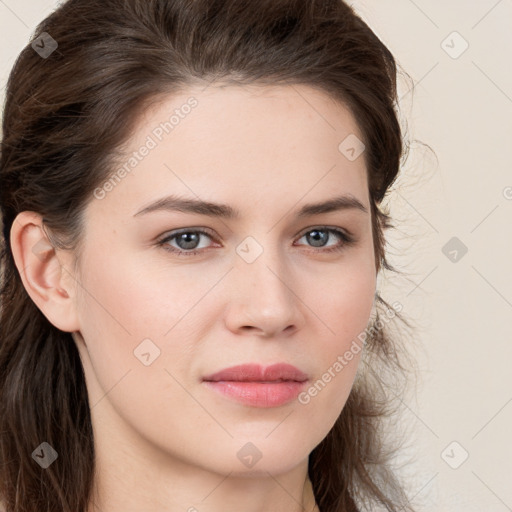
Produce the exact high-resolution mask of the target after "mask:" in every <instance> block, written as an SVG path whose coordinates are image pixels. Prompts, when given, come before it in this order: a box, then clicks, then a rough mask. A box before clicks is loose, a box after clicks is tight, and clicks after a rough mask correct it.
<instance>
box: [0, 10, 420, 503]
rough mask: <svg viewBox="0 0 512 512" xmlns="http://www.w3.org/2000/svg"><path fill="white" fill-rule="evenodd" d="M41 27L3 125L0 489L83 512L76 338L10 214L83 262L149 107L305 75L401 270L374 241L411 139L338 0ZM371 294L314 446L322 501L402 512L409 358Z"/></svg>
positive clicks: (86, 484) (386, 57) (385, 54)
mask: <svg viewBox="0 0 512 512" xmlns="http://www.w3.org/2000/svg"><path fill="white" fill-rule="evenodd" d="M43 32H46V33H48V34H50V36H51V37H52V38H53V39H54V40H55V41H56V42H57V43H58V48H56V49H55V50H54V51H53V53H51V55H49V56H47V57H46V58H42V57H41V56H40V55H39V54H38V53H37V52H36V51H35V49H34V48H33V47H32V46H31V45H30V44H29V45H27V46H26V47H25V48H24V49H23V51H22V52H21V53H20V55H19V57H18V59H17V61H16V63H15V65H14V67H13V69H12V71H11V73H10V76H9V80H8V84H7V89H6V100H5V104H4V113H3V123H2V124H3V140H2V146H1V160H0V178H1V182H2V187H1V192H0V203H1V213H2V218H1V222H2V240H1V247H0V249H1V255H0V257H1V259H0V263H1V292H0V293H1V295H0V299H1V302H0V317H1V322H0V434H1V435H0V457H1V463H0V496H1V497H2V499H3V501H4V503H5V507H6V512H29V511H31V512H32V511H34V510H38V511H41V512H43V511H51V512H55V511H63V512H86V510H87V508H88V507H89V506H90V500H91V493H92V491H91V489H92V487H93V480H94V479H93V476H94V470H95V451H94V439H93V430H92V425H91V414H90V409H89V402H88V396H87V388H86V383H85V376H84V372H83V367H82V363H81V360H80V356H79V353H78V349H77V347H76V345H75V343H74V340H73V338H72V335H71V333H69V332H63V331H61V330H59V329H58V328H56V327H55V326H53V325H52V324H51V323H50V322H49V321H48V319H47V318H46V317H45V316H44V315H43V314H42V312H41V311H40V310H39V309H38V307H36V305H35V304H34V302H33V301H32V300H31V298H30V297H29V295H28V294H27V292H26V290H25V288H24V286H23V283H22V280H21V277H20V272H19V271H18V269H17V268H16V266H15V261H14V258H13V254H12V250H11V247H10V236H9V235H10V230H11V227H12V224H13V222H14V219H15V218H16V216H17V214H18V213H20V212H22V211H25V210H29V211H34V212H37V213H39V214H40V215H41V216H42V219H43V227H44V228H45V232H46V231H47V235H48V237H49V238H50V240H51V243H52V245H53V246H54V247H55V248H56V249H66V250H68V249H69V250H73V251H75V253H76V256H77V261H78V256H79V254H80V248H81V243H82V242H83V236H82V234H83V228H84V225H83V213H84V210H85V208H86V206H87V204H88V203H89V201H91V200H92V196H93V190H94V189H95V187H97V186H98V185H99V184H101V183H103V182H104V181H105V180H106V179H107V177H108V176H109V175H110V174H111V173H112V169H113V164H114V161H115V159H114V156H115V154H116V151H118V150H119V148H120V147H121V146H122V145H123V144H124V143H126V141H127V140H129V137H130V135H131V134H132V133H133V130H134V129H135V128H136V126H137V120H138V119H140V115H141V113H142V112H143V111H144V109H146V108H147V107H148V105H149V104H150V103H151V102H154V101H156V100H157V99H158V98H160V97H164V96H166V95H172V94H175V93H179V92H183V91H187V88H190V87H192V86H196V85H201V84H204V85H206V84H209V83H213V82H220V81H222V82H224V83H226V84H228V85H229V84H232V85H244V84H245V85H249V84H254V85H262V86H265V85H268V86H272V85H295V84H305V85H309V86H311V87H315V88H317V89H318V90H321V91H323V92H325V93H327V94H328V95H329V96H330V97H332V98H334V99H335V100H336V101H339V102H340V103H342V104H343V105H345V106H347V107H348V108H349V109H350V112H351V113H352V114H353V115H354V118H355V120H356V122H357V123H358V126H359V127H360V129H361V133H362V134H363V139H364V144H365V146H366V149H365V152H364V158H365V163H366V168H367V177H368V186H369V196H370V203H371V215H372V226H373V227H372V233H373V240H374V251H375V262H376V268H377V271H379V270H382V269H387V270H391V271H394V272H397V270H396V269H395V268H394V267H393V266H392V265H390V263H389V262H388V261H387V260H386V253H385V250H384V246H385V243H386V242H385V238H384V232H385V230H386V229H388V228H390V227H394V226H393V225H392V223H391V217H390V214H389V211H387V210H386V208H385V207H384V206H383V199H384V198H385V195H386V193H387V192H388V191H389V189H390V187H391V185H392V184H393V182H394V181H395V179H396V177H397V175H398V173H399V169H400V167H401V165H402V164H403V161H404V159H405V157H406V156H407V150H408V146H407V145H406V143H405V138H404V137H403V134H402V129H401V126H400V122H399V118H398V99H397V82H396V78H397V64H396V62H395V59H394V57H393V55H392V54H391V52H390V51H389V50H388V49H387V48H386V46H385V45H384V44H383V43H382V42H381V41H380V39H379V38H378V37H377V36H376V35H375V34H374V33H373V32H372V30H371V29H370V28H369V27H368V25H367V24H366V23H365V22H364V21H363V20H362V19H361V18H360V17H358V16H357V15H356V13H355V12H354V10H353V9H352V7H350V6H349V5H347V4H346V3H344V2H343V1H342V0H307V1H305V0H259V1H258V2H248V1H247V0H69V1H67V2H64V3H62V4H61V5H60V6H59V7H58V8H57V9H56V10H55V11H54V12H53V13H52V14H51V15H49V16H48V17H47V18H46V19H45V20H43V21H42V22H41V23H40V24H39V25H38V27H37V29H36V31H35V32H34V34H33V36H32V39H31V42H32V43H33V42H34V41H35V40H36V38H37V37H38V36H39V35H40V34H41V33H43ZM375 304H376V311H377V313H376V317H375V319H374V322H376V323H377V324H378V323H379V321H380V323H381V324H389V325H381V326H380V327H377V328H375V323H374V324H373V325H372V327H371V329H370V330H369V331H368V333H366V334H367V336H366V341H365V346H364V350H363V359H362V362H361V368H360V369H359V370H361V371H359V370H358V373H357V375H356V380H355V382H354V385H353V387H352V389H351V393H350V395H349V397H348V400H347V402H346V404H345V406H344V408H343V410H342V411H341V414H340V415H339V417H338V418H337V420H336V422H335V424H334V426H333V428H332V429H331V430H330V432H329V433H328V435H327V436H326V437H325V438H324V439H323V440H322V441H321V442H320V444H319V445H318V446H316V447H315V449H314V450H313V451H312V452H311V454H310V456H309V466H308V474H309V477H310V479H311V482H312V485H313V490H314V494H315V498H316V501H317V504H318V506H319V507H320V509H321V511H322V512H352V511H360V510H363V507H365V506H366V504H371V503H373V504H377V505H379V506H383V507H384V508H385V509H386V510H388V511H398V510H402V511H406V510H407V511H409V510H412V508H411V506H410V503H409V501H408V499H407V497H406V492H405V490H404V489H405V488H404V486H403V485H402V484H401V482H400V478H399V477H398V476H397V475H398V473H397V471H396V470H395V469H393V467H392V461H391V455H392V454H393V453H394V452H393V450H391V449H390V448H389V443H385V442H384V438H383V436H382V433H383V425H384V420H385V419H386V418H389V417H390V415H391V413H392V411H394V410H395V409H394V408H393V407H392V406H391V404H392V403H393V400H392V398H393V397H391V396H390V393H389V390H392V389H396V387H397V386H398V385H399V384H398V383H401V382H402V381H403V380H402V377H403V376H404V375H405V374H406V372H407V369H406V368H405V365H404V364H403V361H404V360H403V359H402V356H403V355H405V356H406V357H408V356H407V351H406V350H403V349H402V348H401V342H400V339H399V336H398V335H391V334H390V331H389V330H388V328H389V326H390V325H391V323H389V321H387V322H382V320H381V317H382V312H383V311H384V310H386V311H387V312H389V311H393V316H395V317H396V318H397V319H400V320H402V321H403V323H404V325H407V326H410V324H409V323H408V322H407V320H405V318H404V317H403V315H401V314H400V313H399V311H396V310H395V309H392V308H391V307H390V305H389V304H388V303H387V302H386V301H385V300H384V299H383V298H382V297H381V295H380V293H379V292H377V294H376V302H375ZM386 315H387V313H386ZM387 316H388V318H389V315H387ZM43 441H45V442H47V443H48V444H50V445H51V446H52V447H53V448H54V449H55V450H56V451H57V452H58V453H59V454H60V455H59V457H58V458H57V460H56V461H55V462H54V463H53V464H51V465H50V466H49V467H48V468H46V469H44V470H43V469H42V468H41V467H40V466H39V465H38V464H36V462H35V460H34V459H33V456H32V454H33V452H34V451H35V450H36V448H37V447H38V446H39V445H40V444H41V443H42V442H43ZM368 506H369V505H368Z"/></svg>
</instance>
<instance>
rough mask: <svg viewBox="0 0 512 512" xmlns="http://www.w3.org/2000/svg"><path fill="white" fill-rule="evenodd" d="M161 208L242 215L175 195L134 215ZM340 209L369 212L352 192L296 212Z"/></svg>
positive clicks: (230, 216) (226, 207) (299, 215)
mask: <svg viewBox="0 0 512 512" xmlns="http://www.w3.org/2000/svg"><path fill="white" fill-rule="evenodd" d="M160 210H164V211H178V212H184V213H196V214H199V215H208V216H210V217H220V218H224V219H237V218H239V217H240V212H239V211H238V210H237V209H236V208H233V207H232V206H229V205H227V204H222V203H212V202H209V201H201V200H198V199H192V198H183V197H179V196H175V195H170V196H166V197H162V198H161V199H158V200H157V201H155V202H153V203H151V204H150V205H148V206H146V207H144V208H142V210H140V211H138V212H137V213H136V214H135V215H134V217H138V216H139V215H145V214H147V213H150V212H154V211H160ZM339 210H359V211H361V212H363V213H368V209H367V208H366V207H365V206H364V205H363V204H362V203H361V201H359V199H357V198H356V197H354V196H353V195H351V194H345V195H341V196H336V197H333V198H331V199H328V200H326V201H322V202H319V203H308V204H306V205H304V206H303V207H302V208H301V209H300V210H299V211H298V212H297V213H296V216H297V218H302V217H308V216H311V215H318V214H320V213H329V212H334V211H339Z"/></svg>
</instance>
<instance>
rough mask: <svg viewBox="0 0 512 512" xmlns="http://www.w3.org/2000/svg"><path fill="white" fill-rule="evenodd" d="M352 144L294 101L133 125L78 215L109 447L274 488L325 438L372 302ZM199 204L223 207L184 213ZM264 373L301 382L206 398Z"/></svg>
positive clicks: (239, 101)
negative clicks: (242, 372) (265, 481)
mask: <svg viewBox="0 0 512 512" xmlns="http://www.w3.org/2000/svg"><path fill="white" fill-rule="evenodd" d="M192 97H193V99H191V98H192ZM347 137H349V138H348V139H347V140H345V139H346V138H347ZM356 137H357V139H356ZM358 139H359V140H361V139H362V134H361V132H360V130H359V129H358V127H357V125H356V123H355V120H354V118H353V117H352V116H351V114H350V113H349V111H348V110H347V109H345V108H343V107H342V106H340V105H337V104H336V103H334V101H333V100H332V99H331V98H330V97H329V96H326V95H324V94H323V93H321V92H319V91H316V90H314V89H312V88H309V87H306V86H293V87H292V86H283V87H264V88H257V87H254V86H251V87H236V86H227V87H224V88H222V87H220V86H217V85H211V86H209V87H208V88H207V89H206V90H204V91H201V90H200V89H199V88H198V89H194V88H191V89H190V90H189V91H188V92H187V93H183V94H181V95H174V96H172V97H168V98H166V99H165V100H164V101H162V102H161V103H158V104H154V105H153V106H152V108H151V110H148V111H147V112H146V113H145V115H144V116H143V117H142V118H141V120H140V122H139V124H138V126H137V129H136V133H135V134H134V136H133V137H132V138H131V139H130V141H129V142H128V143H127V145H126V146H125V148H124V149H125V150H126V153H125V157H124V160H123V159H121V160H120V163H119V165H118V166H117V167H116V168H115V169H113V173H114V174H113V175H112V179H111V181H110V182H109V183H110V185H109V184H101V185H100V187H99V188H98V189H96V191H95V194H94V197H92V198H91V201H90V203H89V204H88V207H87V210H86V212H85V243H84V248H83V253H82V256H81V260H80V274H79V275H77V276H76V277H77V279H78V282H79V283H80V286H77V290H76V293H77V295H76V308H77V314H78V318H79V326H80V327H79V330H78V331H77V332H75V333H74V337H75V341H76V342H77V345H78V347H79V350H80V353H81V357H82V360H83V363H84V368H85V372H86V379H87V386H88V390H89V395H90V406H91V408H92V409H91V410H92V416H93V424H94V425H95V428H96V429H99V430H102V431H103V432H108V436H107V437H108V438H109V439H110V441H109V442H110V443H126V442H127V441H129V443H130V446H132V448H133V447H137V449H138V450H140V451H139V453H141V454H142V453H144V454H145V455H146V456H147V455H148V454H151V456H152V457H153V459H154V460H158V461H159V463H160V464H162V465H164V464H167V463H169V462H170V461H172V460H179V461H180V462H185V463H187V464H193V465H195V466H200V467H202V468H205V469H208V470H212V471H216V472H221V473H228V472H233V473H235V474H236V473H244V472H245V473H248V472H257V471H269V472H271V473H272V474H276V473H279V472H283V471H286V470H290V469H291V468H293V467H295V466H297V465H298V464H299V463H301V462H304V460H305V459H307V457H308V455H309V453H310V452H311V451H312V450H313V449H314V448H315V446H317V445H318V444H319V443H320V441H321V440H322V439H323V438H324V437H325V436H326V435H327V433H328V432H329V430H330V429H331V427H332V426H333V424H334V422H335V420H336V418H337V417H338V415H339V414H340V412H341V410H342V408H343V406H344V404H345V401H346V400H347V397H348V394H349V392H350V389H351V386H352V384H353V380H354V377H355V374H356V370H357V366H358V362H359V359H360V348H361V342H360V341H359V340H358V339H357V336H358V334H360V333H361V332H363V331H364V330H365V328H366V326H367V324H368V321H369V318H370V314H371V311H372V305H373V300H374V294H375V282H376V275H375V274H376V271H375V268H376V267H375V257H374V252H373V241H372V229H371V216H370V203H369V195H368V182H367V176H366V170H365V162H364V153H363V154H361V155H360V156H359V157H357V155H358V153H359V152H360V147H359V146H357V144H358ZM340 144H341V146H340ZM144 148H145V149H144ZM350 148H354V151H351V149H350ZM356 157H357V158H356ZM125 164H126V165H125ZM123 166H124V172H123V171H122V170H121V169H122V168H123ZM169 196H172V197H173V198H174V200H177V199H179V200H180V201H188V203H185V204H182V205H181V207H179V208H173V207H172V206H173V202H172V201H171V200H169V201H167V202H165V201H164V199H165V198H166V197H169ZM341 196H345V202H343V201H339V202H338V207H336V208H334V207H333V208H323V209H322V208H321V207H317V208H311V205H313V204H320V203H327V202H329V201H331V200H333V199H335V198H339V197H341ZM158 201H160V203H159V207H157V208H153V206H154V205H155V203H156V202H158ZM350 201H352V203H351V202H350ZM356 201H358V202H359V203H361V206H362V207H361V208H358V207H356V206H354V204H355V202H356ZM203 202H208V203H212V204H213V203H215V204H218V205H220V204H222V205H225V206H224V207H222V208H221V207H220V206H215V207H213V206H209V207H208V206H205V205H202V206H194V208H192V205H199V204H200V203H203ZM340 204H341V205H343V204H345V205H348V206H346V207H344V208H343V207H341V206H339V205H340ZM152 205H153V206H152ZM187 205H188V206H187ZM157 206H158V205H157ZM306 206H309V209H308V210H305V211H304V212H303V214H302V215H300V214H299V212H301V211H302V210H303V209H304V208H305V207H306ZM228 208H229V210H228ZM364 210H366V211H364ZM229 212H231V215H228V214H227V213H229ZM326 227H328V228H329V230H328V229H326ZM331 229H332V231H330V230H331ZM336 230H338V231H339V232H340V233H341V234H337V231H336ZM178 231H179V232H182V233H183V232H186V233H188V235H187V234H185V235H182V236H181V237H178V236H175V237H174V238H172V235H176V234H177V233H178ZM200 231H201V232H202V231H204V233H200ZM343 234H346V235H348V236H349V237H351V238H352V239H353V241H352V242H350V243H349V242H345V241H344V238H343ZM336 248H337V250H336ZM194 250H195V251H197V253H192V251H194ZM275 363H287V364H290V365H293V366H295V367H296V368H297V369H299V370H300V371H301V372H302V373H303V374H305V378H307V381H306V382H303V383H302V384H300V383H297V382H296V381H295V382H292V383H290V382H289V383H287V384H286V383H285V384H283V383H281V384H278V383H277V382H276V380H277V379H278V378H279V375H280V374H279V373H276V374H267V375H263V374H261V375H260V379H263V378H264V377H265V379H264V380H267V381H269V382H267V384H261V383H259V384H258V383H257V382H252V383H247V382H246V383H245V384H241V383H238V384H233V383H232V384H229V382H228V381H229V378H227V379H226V381H225V382H224V384H222V383H217V384H211V383H209V384H208V383H206V382H205V380H204V379H205V377H207V376H209V375H212V374H214V373H216V372H219V371H220V370H223V369H225V368H228V367H232V366H237V365H243V364H255V365H261V366H263V367H267V366H269V365H273V364H275ZM288 377H290V376H288ZM270 381H273V383H272V382H270ZM222 390H224V391H229V390H231V392H233V393H235V394H237V393H238V395H239V396H238V398H237V397H234V396H231V395H228V394H225V393H224V392H222ZM240 395H241V396H240ZM104 439H105V437H104ZM99 442H101V441H99ZM109 446H110V445H109V444H105V446H103V447H101V448H100V449H105V450H107V449H108V448H109Z"/></svg>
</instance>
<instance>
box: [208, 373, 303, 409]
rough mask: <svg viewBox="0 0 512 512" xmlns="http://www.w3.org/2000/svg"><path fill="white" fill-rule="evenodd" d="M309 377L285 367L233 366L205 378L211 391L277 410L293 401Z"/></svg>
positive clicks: (255, 405) (256, 405)
mask: <svg viewBox="0 0 512 512" xmlns="http://www.w3.org/2000/svg"><path fill="white" fill-rule="evenodd" d="M307 380H308V376H307V375H306V374H305V373H303V372H301V371H300V370H299V369H298V368H296V367H295V366H292V365H290V364H286V363H278V364H273V365H271V366H267V367H265V368H264V367H263V366H261V365H259V364H243V365H238V366H232V367H230V368H226V369H224V370H221V371H220V372H217V373H214V374H212V375H208V376H206V377H204V378H203V382H204V383H205V385H207V386H208V387H209V388H210V389H213V390H214V391H216V392H218V393H221V394H223V395H225V396H227V397H229V398H232V399H234V400H236V401H238V402H241V403H244V404H246V405H250V406H253V407H278V406H280V405H283V404H286V403H288V402H290V401H292V400H294V399H295V398H296V397H297V395H298V394H299V393H300V391H301V390H302V389H303V388H304V387H305V385H306V382H307Z"/></svg>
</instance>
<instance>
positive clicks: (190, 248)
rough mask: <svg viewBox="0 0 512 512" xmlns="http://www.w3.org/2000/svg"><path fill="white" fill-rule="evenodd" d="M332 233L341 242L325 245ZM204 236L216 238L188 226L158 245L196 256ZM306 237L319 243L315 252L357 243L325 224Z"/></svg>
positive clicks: (310, 231) (339, 249)
mask: <svg viewBox="0 0 512 512" xmlns="http://www.w3.org/2000/svg"><path fill="white" fill-rule="evenodd" d="M332 235H335V237H337V238H338V239H339V240H340V242H338V243H337V244H335V245H332V246H327V245H325V244H326V243H327V241H328V240H330V239H331V238H332ZM203 236H204V237H207V238H209V239H211V240H214V238H213V236H212V235H211V234H210V233H209V232H207V231H205V230H203V229H191V228H186V229H182V230H180V231H178V232H175V233H172V234H170V235H168V236H166V237H165V238H163V239H161V240H160V241H159V242H158V244H157V245H158V246H161V247H162V248H163V249H164V250H166V251H168V252H171V253H173V254H176V255H177V256H185V257H186V256H194V255H196V254H200V253H201V252H204V250H203V249H204V247H203V248H199V249H198V245H199V242H200V241H201V238H202V237H203ZM304 237H305V238H306V239H307V241H308V243H312V244H318V245H313V247H314V248H315V247H316V249H315V250H314V251H313V252H321V253H325V252H333V251H342V250H343V249H344V248H345V247H346V246H349V245H353V244H354V243H355V239H354V238H353V237H352V236H351V235H349V234H347V233H346V232H344V231H342V230H340V229H337V228H328V227H325V226H322V227H317V228H313V229H311V228H310V229H308V231H306V232H304V234H303V235H301V236H300V238H304ZM300 238H299V239H300ZM170 242H174V243H175V244H176V245H177V247H175V246H172V245H170ZM324 247H326V248H324Z"/></svg>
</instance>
